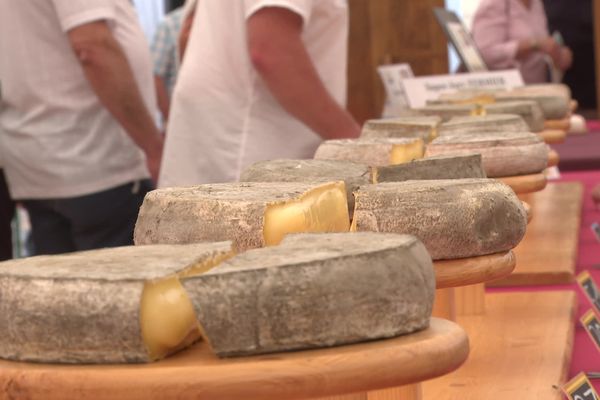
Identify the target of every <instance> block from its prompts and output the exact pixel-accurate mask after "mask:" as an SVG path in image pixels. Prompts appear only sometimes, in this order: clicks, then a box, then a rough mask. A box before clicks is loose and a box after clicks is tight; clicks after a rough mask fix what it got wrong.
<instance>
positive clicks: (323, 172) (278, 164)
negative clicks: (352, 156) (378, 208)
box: [240, 160, 371, 214]
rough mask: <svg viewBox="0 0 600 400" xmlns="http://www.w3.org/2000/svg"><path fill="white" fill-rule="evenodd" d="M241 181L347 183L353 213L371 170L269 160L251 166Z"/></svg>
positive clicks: (346, 163)
mask: <svg viewBox="0 0 600 400" xmlns="http://www.w3.org/2000/svg"><path fill="white" fill-rule="evenodd" d="M240 181H241V182H304V183H310V182H333V181H344V183H345V186H346V197H347V201H348V210H349V212H350V214H351V213H352V210H353V209H354V195H353V194H352V193H353V192H354V191H355V190H357V189H358V187H359V186H361V185H365V184H368V183H371V168H370V167H369V166H367V165H365V164H359V163H355V162H352V161H345V160H270V161H259V162H256V163H254V164H252V165H251V166H250V167H248V168H247V169H246V170H245V171H243V172H242V174H241V177H240Z"/></svg>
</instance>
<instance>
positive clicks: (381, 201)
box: [351, 179, 527, 260]
mask: <svg viewBox="0 0 600 400" xmlns="http://www.w3.org/2000/svg"><path fill="white" fill-rule="evenodd" d="M355 195H356V199H355V207H354V219H353V220H352V227H351V230H352V231H372V232H395V233H407V234H411V235H414V236H416V237H417V238H419V239H420V240H421V241H422V242H423V244H425V247H426V248H427V250H428V251H429V253H430V254H431V257H432V258H433V259H434V260H440V259H456V258H465V257H474V256H481V255H485V254H492V253H497V252H502V251H507V250H509V249H512V248H514V247H515V246H516V245H517V244H518V243H519V241H520V240H521V239H522V238H523V235H524V234H525V227H526V224H527V215H526V211H525V209H524V208H523V205H522V203H521V201H520V200H519V199H518V198H517V197H516V195H515V193H514V192H513V191H512V189H511V188H510V187H508V186H506V185H505V184H503V183H501V182H499V181H496V180H494V179H452V180H430V181H406V182H395V183H381V184H378V185H367V186H363V187H361V188H360V189H359V190H358V191H357V192H356V193H355Z"/></svg>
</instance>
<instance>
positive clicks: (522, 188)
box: [494, 173, 548, 194]
mask: <svg viewBox="0 0 600 400" xmlns="http://www.w3.org/2000/svg"><path fill="white" fill-rule="evenodd" d="M494 179H498V180H499V181H500V182H502V183H505V184H507V185H508V186H510V187H511V188H512V190H514V191H515V193H517V194H519V193H531V192H537V191H539V190H542V189H544V188H545V187H546V184H547V183H548V179H547V178H546V175H544V174H543V173H539V174H532V175H519V176H504V177H501V178H494Z"/></svg>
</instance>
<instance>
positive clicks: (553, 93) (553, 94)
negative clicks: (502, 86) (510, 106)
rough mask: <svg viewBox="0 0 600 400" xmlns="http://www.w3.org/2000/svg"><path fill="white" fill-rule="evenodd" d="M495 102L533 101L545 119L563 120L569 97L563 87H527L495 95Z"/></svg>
mask: <svg viewBox="0 0 600 400" xmlns="http://www.w3.org/2000/svg"><path fill="white" fill-rule="evenodd" d="M495 96H496V101H514V100H533V101H535V102H537V103H538V104H539V106H540V108H541V110H542V112H543V114H544V117H545V118H546V119H563V118H565V117H567V115H568V114H569V112H570V103H571V96H570V92H568V89H565V87H564V85H558V86H556V85H546V84H540V85H527V86H523V87H519V88H515V89H511V90H508V91H505V92H498V93H496V94H495Z"/></svg>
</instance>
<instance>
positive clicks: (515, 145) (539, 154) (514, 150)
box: [426, 132, 548, 178]
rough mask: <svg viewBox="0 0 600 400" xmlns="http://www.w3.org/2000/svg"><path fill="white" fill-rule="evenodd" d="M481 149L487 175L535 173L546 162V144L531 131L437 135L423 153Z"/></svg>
mask: <svg viewBox="0 0 600 400" xmlns="http://www.w3.org/2000/svg"><path fill="white" fill-rule="evenodd" d="M469 153H480V154H481V156H482V160H483V169H484V170H485V173H486V175H487V176H488V177H489V178H495V177H504V176H515V175H527V174H536V173H540V172H542V171H543V170H544V169H545V168H546V166H547V165H548V148H547V146H546V144H545V143H544V142H543V140H542V139H540V138H539V137H538V135H536V134H534V133H531V132H488V133H481V134H478V135H454V136H440V137H439V138H437V139H436V140H434V141H433V142H431V143H430V144H429V146H427V153H426V155H427V156H428V157H429V156H437V155H460V154H469Z"/></svg>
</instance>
